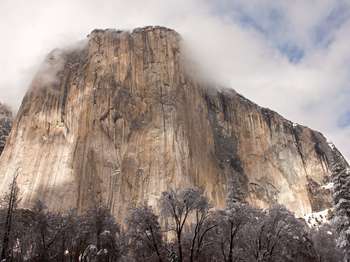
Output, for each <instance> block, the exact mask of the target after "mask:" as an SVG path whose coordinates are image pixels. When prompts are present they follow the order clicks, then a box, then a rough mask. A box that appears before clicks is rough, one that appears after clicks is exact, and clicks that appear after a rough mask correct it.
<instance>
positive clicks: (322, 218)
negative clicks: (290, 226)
mask: <svg viewBox="0 0 350 262" xmlns="http://www.w3.org/2000/svg"><path fill="white" fill-rule="evenodd" d="M330 212H331V210H330V209H329V208H327V209H325V210H322V211H319V212H313V213H309V214H306V215H305V216H304V220H305V221H306V223H307V224H308V226H309V227H319V226H321V225H322V224H325V223H328V222H329V217H330Z"/></svg>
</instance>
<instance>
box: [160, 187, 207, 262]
mask: <svg viewBox="0 0 350 262" xmlns="http://www.w3.org/2000/svg"><path fill="white" fill-rule="evenodd" d="M202 201H203V191H202V190H200V189H199V188H185V189H181V190H172V189H171V190H168V191H166V192H163V193H162V196H161V198H160V206H161V213H162V215H163V216H164V217H166V218H170V219H171V222H172V226H173V227H172V228H171V230H173V231H174V232H175V235H176V241H177V248H178V260H179V262H182V261H183V258H184V256H183V247H182V235H183V230H184V226H185V224H186V222H187V221H188V219H189V217H190V215H191V214H192V213H193V212H195V211H196V210H197V209H199V208H200V206H201V204H202V203H203V202H202Z"/></svg>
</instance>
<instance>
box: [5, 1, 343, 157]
mask: <svg viewBox="0 0 350 262" xmlns="http://www.w3.org/2000/svg"><path fill="white" fill-rule="evenodd" d="M349 5H350V0H344V1H343V0H339V1H330V0H318V1H302V0H285V1H274V0H250V1H245V0H234V1H229V0H219V1H214V0H176V1H175V0H167V1H164V0H148V1H139V0H128V1H118V0H117V1H116V0H99V1H97V0H76V1H72V0H60V1H47V0H46V1H45V0H31V1H28V0H1V1H0V32H1V33H2V37H1V39H2V41H0V71H1V75H0V101H3V102H5V103H7V104H9V105H10V106H11V107H12V108H14V110H16V109H17V108H18V106H19V105H20V103H21V99H22V98H23V95H24V94H25V91H26V90H27V88H28V86H29V84H30V82H31V79H32V78H33V76H34V74H35V72H36V71H38V70H39V67H40V64H41V62H42V61H43V60H44V58H45V57H46V55H47V54H48V53H49V52H50V51H51V50H53V49H54V48H56V47H64V46H68V45H71V44H73V43H75V42H77V41H79V40H81V39H84V38H86V35H87V34H88V33H89V32H90V31H92V30H93V29H95V28H116V29H132V28H135V27H141V26H146V25H163V26H167V27H171V28H173V29H175V30H177V31H178V32H179V33H180V34H182V36H183V38H184V40H185V41H186V44H187V45H188V46H189V47H190V50H192V55H193V57H194V58H195V59H197V61H198V62H199V63H200V64H201V65H203V66H204V67H205V70H204V71H205V72H207V73H208V74H209V75H210V77H214V78H215V79H218V80H220V81H221V82H222V83H223V84H225V85H227V86H229V87H232V88H234V89H235V90H236V91H238V92H240V93H242V94H243V95H245V96H246V97H247V98H249V99H251V100H253V101H254V102H256V103H258V104H260V105H262V106H265V107H269V108H271V109H273V110H275V111H277V112H279V113H280V114H282V115H283V116H285V117H286V118H288V119H290V120H292V121H294V122H297V123H300V124H303V125H307V126H309V127H311V128H314V129H317V130H320V131H322V132H323V133H324V134H325V135H326V136H327V137H328V138H329V140H331V141H333V142H334V143H335V144H336V145H337V146H338V147H339V148H340V149H341V151H342V152H343V153H345V155H346V156H347V158H348V159H349V158H350V139H349V136H350V127H349V125H350V104H349V103H348V100H349V98H350V88H349V83H350V82H349V80H350V70H349V68H350V45H349V42H350V19H349V18H350V7H349Z"/></svg>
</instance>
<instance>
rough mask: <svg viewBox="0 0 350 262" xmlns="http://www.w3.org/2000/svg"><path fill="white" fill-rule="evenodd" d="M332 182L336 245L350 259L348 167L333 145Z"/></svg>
mask: <svg viewBox="0 0 350 262" xmlns="http://www.w3.org/2000/svg"><path fill="white" fill-rule="evenodd" d="M331 171H332V180H333V184H334V191H333V201H334V209H335V217H334V224H335V226H336V231H337V233H338V235H339V237H338V241H337V245H338V247H339V248H341V250H342V251H343V252H344V261H346V262H349V261H350V169H349V164H348V163H347V162H346V160H345V159H344V157H343V156H342V155H341V153H340V152H339V151H338V150H337V149H336V148H335V147H333V159H332V163H331Z"/></svg>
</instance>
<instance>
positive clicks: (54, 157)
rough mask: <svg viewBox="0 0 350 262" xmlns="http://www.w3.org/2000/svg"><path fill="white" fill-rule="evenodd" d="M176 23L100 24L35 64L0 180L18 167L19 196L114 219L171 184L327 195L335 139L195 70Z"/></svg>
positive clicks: (214, 194) (221, 192)
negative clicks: (96, 206)
mask: <svg viewBox="0 0 350 262" xmlns="http://www.w3.org/2000/svg"><path fill="white" fill-rule="evenodd" d="M181 42H182V40H181V37H180V36H179V35H178V34H177V33H176V32H175V31H173V30H170V29H166V28H162V27H146V28H142V29H136V30H134V31H133V32H122V31H115V30H95V31H93V32H92V33H91V34H90V35H89V36H88V41H87V43H85V44H82V45H81V46H77V47H72V48H71V49H64V50H55V51H53V52H52V53H51V54H50V55H49V56H48V58H47V59H46V61H45V62H44V65H43V67H42V69H41V70H40V71H39V72H38V74H37V75H36V77H35V78H34V80H33V82H32V86H31V88H30V90H29V91H28V93H27V94H26V96H25V98H24V100H23V103H22V106H21V108H20V110H19V112H18V115H17V117H16V120H15V122H14V127H13V131H12V132H11V135H10V137H9V140H8V143H7V146H6V148H5V150H4V152H3V154H2V156H1V160H0V176H1V177H0V182H1V190H2V192H3V190H5V188H6V186H7V184H8V183H9V181H10V180H11V178H12V176H13V175H14V173H15V172H16V170H18V168H20V169H19V171H18V172H20V174H19V178H18V182H19V186H20V189H21V192H22V205H24V206H28V205H29V204H30V203H32V202H33V201H34V200H36V199H38V198H40V199H43V200H44V201H46V203H47V205H48V206H49V207H51V208H54V209H60V210H64V209H68V208H71V207H77V208H79V209H84V208H86V207H88V206H89V205H91V204H93V203H95V202H96V201H101V200H102V201H103V202H104V203H106V204H107V205H108V206H109V207H110V208H111V210H112V211H113V213H114V214H115V215H116V216H117V217H118V218H123V217H124V216H125V212H126V210H127V209H128V208H129V207H131V206H132V205H135V204H137V203H141V202H145V201H147V202H148V203H149V204H150V205H153V206H156V200H157V199H158V197H159V195H160V193H161V192H162V191H164V190H166V189H168V188H169V187H173V188H176V187H184V186H191V185H196V186H199V187H202V188H203V189H204V190H205V192H206V194H207V195H208V197H209V198H210V199H211V201H212V203H213V204H215V205H216V206H218V207H222V206H223V205H224V204H225V197H226V191H227V188H228V185H229V184H230V183H233V184H234V186H235V188H236V191H237V192H236V194H237V198H240V199H244V200H246V201H248V202H250V203H252V204H253V205H256V206H259V207H267V206H269V205H271V204H274V203H281V204H284V205H286V206H287V207H288V208H289V209H291V210H293V211H295V212H296V213H297V214H298V215H303V214H305V213H309V212H311V211H319V210H322V209H325V208H327V207H329V206H330V205H331V199H330V192H329V189H324V188H326V187H324V185H325V184H327V183H328V182H329V176H330V171H329V162H330V158H331V155H332V149H331V148H330V147H329V146H328V144H327V141H326V139H325V138H324V137H323V135H322V134H320V133H319V132H316V131H313V130H311V129H309V128H306V127H303V126H300V125H295V124H293V123H292V122H290V121H288V120H286V119H284V118H283V117H281V116H280V115H278V114H277V113H275V112H273V111H270V110H268V109H265V108H261V107H259V106H258V105H256V104H254V103H253V102H251V101H249V100H247V99H245V98H244V97H242V96H241V95H239V94H237V93H236V92H235V91H234V90H233V89H225V88H218V87H217V86H216V85H215V84H212V83H209V82H207V83H205V81H202V80H200V78H198V77H196V74H195V73H193V71H192V70H191V68H190V67H189V63H187V60H186V58H185V57H184V55H183V52H182V48H181Z"/></svg>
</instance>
